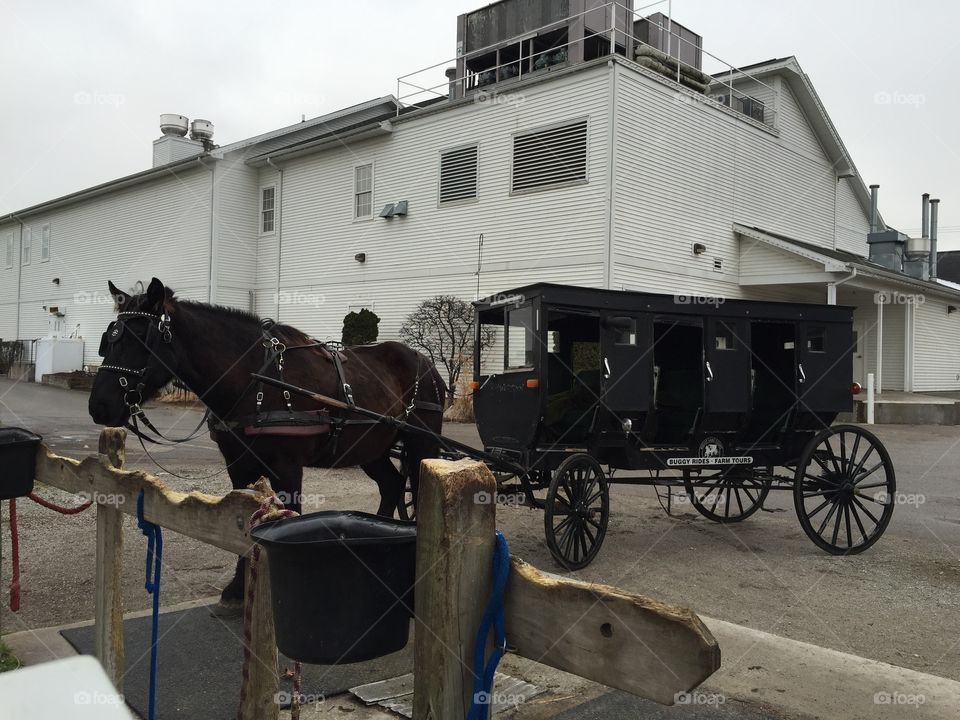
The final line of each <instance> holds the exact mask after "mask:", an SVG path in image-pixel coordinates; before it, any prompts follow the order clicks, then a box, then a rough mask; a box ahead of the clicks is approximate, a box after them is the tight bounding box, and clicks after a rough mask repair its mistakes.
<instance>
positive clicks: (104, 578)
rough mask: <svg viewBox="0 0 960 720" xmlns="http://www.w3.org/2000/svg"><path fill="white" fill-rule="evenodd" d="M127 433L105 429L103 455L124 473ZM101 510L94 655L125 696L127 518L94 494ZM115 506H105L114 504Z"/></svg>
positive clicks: (97, 494) (102, 439)
mask: <svg viewBox="0 0 960 720" xmlns="http://www.w3.org/2000/svg"><path fill="white" fill-rule="evenodd" d="M126 442H127V431H126V430H124V429H123V428H104V429H103V431H102V432H101V433H100V445H99V452H100V454H101V455H104V456H106V459H107V460H108V461H109V463H110V465H112V466H113V467H115V468H118V469H122V468H123V463H124V460H125V458H126ZM93 492H94V495H93V500H94V502H95V504H96V506H97V565H96V572H95V592H96V596H95V601H96V610H95V613H94V640H93V647H94V654H95V655H96V656H97V659H98V660H99V661H100V664H101V665H103V669H104V670H105V671H106V672H107V675H108V676H109V678H110V679H111V680H112V681H113V685H114V687H115V688H116V689H117V692H118V693H122V692H123V673H124V668H123V514H122V513H121V512H120V510H119V508H118V507H117V496H112V497H109V496H108V497H101V494H100V493H97V491H96V490H94V491H93ZM111 499H113V500H114V502H113V503H112V504H111V503H110V502H101V500H107V501H109V500H111Z"/></svg>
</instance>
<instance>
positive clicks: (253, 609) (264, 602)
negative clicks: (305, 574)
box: [239, 552, 280, 720]
mask: <svg viewBox="0 0 960 720" xmlns="http://www.w3.org/2000/svg"><path fill="white" fill-rule="evenodd" d="M245 582H246V583H247V585H246V587H247V588H250V587H251V586H252V587H253V594H252V597H253V602H252V604H250V597H251V595H250V593H249V592H247V594H246V595H245V598H244V609H243V611H244V613H245V614H246V613H249V614H250V620H249V622H250V640H249V643H250V645H249V650H250V660H249V664H248V666H247V675H246V677H243V678H241V680H240V682H241V684H242V689H241V692H240V696H241V697H242V698H243V702H242V703H241V705H240V712H239V719H240V720H277V718H279V717H280V705H279V703H278V702H277V692H278V690H279V688H280V677H279V675H278V672H277V639H276V634H275V631H274V627H273V606H272V605H271V601H270V565H269V564H268V563H267V554H266V553H265V552H261V553H260V559H259V560H258V561H257V563H256V567H255V568H254V563H252V562H248V563H247V574H246V578H245ZM244 642H247V640H246V638H244Z"/></svg>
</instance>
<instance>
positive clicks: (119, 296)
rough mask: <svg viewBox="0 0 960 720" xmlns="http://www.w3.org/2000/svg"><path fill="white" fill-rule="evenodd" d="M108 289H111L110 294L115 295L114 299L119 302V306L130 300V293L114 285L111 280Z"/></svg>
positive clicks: (108, 282)
mask: <svg viewBox="0 0 960 720" xmlns="http://www.w3.org/2000/svg"><path fill="white" fill-rule="evenodd" d="M107 289H109V290H110V294H111V295H112V296H113V301H114V302H115V303H116V304H117V307H122V306H123V305H124V303H126V302H127V301H128V300H130V295H129V294H127V293H125V292H124V291H123V290H121V289H120V288H118V287H117V286H116V285H114V284H113V282H111V281H110V280H108V281H107Z"/></svg>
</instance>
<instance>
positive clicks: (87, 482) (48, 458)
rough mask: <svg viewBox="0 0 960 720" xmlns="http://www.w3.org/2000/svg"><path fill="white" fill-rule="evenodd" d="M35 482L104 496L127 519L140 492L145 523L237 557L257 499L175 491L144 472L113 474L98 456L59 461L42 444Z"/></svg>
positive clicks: (236, 493)
mask: <svg viewBox="0 0 960 720" xmlns="http://www.w3.org/2000/svg"><path fill="white" fill-rule="evenodd" d="M36 479H37V480H38V481H40V482H42V483H46V484H47V485H52V486H53V487H56V488H60V489H61V490H64V491H66V492H71V493H85V494H87V495H90V496H95V495H97V494H99V495H100V496H106V497H107V498H108V499H109V500H110V501H111V503H113V504H114V505H115V507H116V508H117V509H118V510H119V511H120V512H122V513H125V514H127V515H133V516H136V514H137V495H139V493H140V491H141V490H143V491H144V503H143V505H144V517H145V518H146V519H147V520H149V521H150V522H152V523H156V524H157V525H160V526H161V527H164V528H167V529H169V530H172V531H174V532H178V533H181V534H183V535H187V536H188V537H192V538H194V539H196V540H200V541H201V542H205V543H207V544H209V545H215V546H216V547H219V548H222V549H224V550H228V551H230V552H233V553H236V554H238V555H245V554H246V553H247V551H249V549H250V546H251V545H252V541H251V540H250V537H249V534H248V532H247V526H248V524H249V521H250V516H251V515H252V514H253V512H254V511H255V510H256V509H257V508H258V507H260V503H261V502H262V500H263V496H262V495H261V494H260V493H257V492H255V491H252V490H233V491H231V492H230V493H228V494H227V495H224V496H222V497H221V496H217V495H208V494H206V493H201V492H190V493H183V492H178V491H176V490H172V489H171V488H169V487H167V486H166V485H165V484H164V483H163V482H161V480H160V479H159V478H157V477H155V476H153V475H150V474H149V473H145V472H140V471H129V470H117V469H115V468H112V467H110V466H109V464H108V461H107V460H106V459H105V458H102V457H100V456H94V455H91V456H88V457H86V458H84V459H83V460H81V461H77V460H73V459H72V458H67V457H61V456H59V455H55V454H54V453H52V452H50V450H49V449H47V447H46V446H44V445H40V447H39V449H38V450H37V470H36ZM110 496H113V497H110Z"/></svg>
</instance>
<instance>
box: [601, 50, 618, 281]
mask: <svg viewBox="0 0 960 720" xmlns="http://www.w3.org/2000/svg"><path fill="white" fill-rule="evenodd" d="M607 67H609V68H610V84H609V86H608V87H609V93H608V95H609V99H608V101H607V107H608V108H609V110H608V112H609V113H610V122H609V130H608V133H607V152H608V153H609V158H610V161H609V163H608V165H607V167H608V168H609V172H608V177H607V193H608V196H607V197H608V200H609V202H608V203H607V204H608V206H609V208H610V212H609V214H608V216H607V247H606V248H605V252H604V254H605V255H606V267H605V268H604V278H603V279H604V287H605V288H607V290H612V289H613V257H614V241H613V236H614V230H615V201H616V191H615V188H614V183H615V182H616V181H617V174H616V162H617V150H616V142H617V131H616V122H617V64H616V63H615V62H613V60H609V61H608V62H607Z"/></svg>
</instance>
